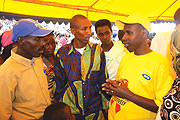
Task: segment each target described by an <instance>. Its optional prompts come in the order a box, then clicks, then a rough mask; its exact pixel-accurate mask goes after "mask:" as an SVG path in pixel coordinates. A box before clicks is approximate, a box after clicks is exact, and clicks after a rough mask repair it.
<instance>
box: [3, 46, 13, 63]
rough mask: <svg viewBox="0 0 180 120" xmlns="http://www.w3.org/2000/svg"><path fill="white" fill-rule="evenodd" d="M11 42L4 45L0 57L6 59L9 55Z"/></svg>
mask: <svg viewBox="0 0 180 120" xmlns="http://www.w3.org/2000/svg"><path fill="white" fill-rule="evenodd" d="M11 49H12V44H9V45H8V46H6V47H4V49H3V52H2V54H1V58H2V59H3V60H4V61H6V60H7V59H8V58H9V57H10V56H11Z"/></svg>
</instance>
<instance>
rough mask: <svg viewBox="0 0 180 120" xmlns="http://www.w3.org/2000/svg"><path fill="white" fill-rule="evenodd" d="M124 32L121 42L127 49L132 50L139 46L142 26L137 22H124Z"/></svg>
mask: <svg viewBox="0 0 180 120" xmlns="http://www.w3.org/2000/svg"><path fill="white" fill-rule="evenodd" d="M123 31H124V32H125V34H124V36H123V38H122V43H123V44H124V46H125V47H126V48H127V49H128V50H129V51H134V50H136V49H138V48H139V47H141V45H142V44H141V43H142V42H143V41H142V28H141V26H140V25H139V24H126V25H125V26H124V30H123Z"/></svg>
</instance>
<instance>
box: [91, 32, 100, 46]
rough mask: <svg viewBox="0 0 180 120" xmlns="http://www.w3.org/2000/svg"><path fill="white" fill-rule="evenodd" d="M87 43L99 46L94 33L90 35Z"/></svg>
mask: <svg viewBox="0 0 180 120" xmlns="http://www.w3.org/2000/svg"><path fill="white" fill-rule="evenodd" d="M89 42H92V43H97V44H99V42H100V41H99V40H98V39H97V38H96V36H95V34H94V32H92V33H91V37H90V39H89Z"/></svg>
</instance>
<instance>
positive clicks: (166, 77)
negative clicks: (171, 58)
mask: <svg viewBox="0 0 180 120" xmlns="http://www.w3.org/2000/svg"><path fill="white" fill-rule="evenodd" d="M173 81H174V79H173V75H172V69H171V67H170V65H169V63H168V61H164V62H162V63H161V64H160V65H159V69H158V70H157V78H156V82H155V86H156V89H155V94H156V97H155V103H156V105H157V106H159V104H160V103H161V102H162V101H163V96H164V95H165V94H166V93H167V92H168V91H169V90H170V88H171V86H172V84H173Z"/></svg>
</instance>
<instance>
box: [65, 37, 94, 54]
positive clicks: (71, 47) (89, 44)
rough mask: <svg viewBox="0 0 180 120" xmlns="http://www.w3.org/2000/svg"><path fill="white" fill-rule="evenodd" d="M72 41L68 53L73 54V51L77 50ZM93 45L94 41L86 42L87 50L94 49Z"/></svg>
mask: <svg viewBox="0 0 180 120" xmlns="http://www.w3.org/2000/svg"><path fill="white" fill-rule="evenodd" d="M72 42H73V40H72ZM72 42H71V43H70V50H69V52H68V55H69V54H71V53H72V52H73V51H74V50H75V48H74V46H73V44H72ZM92 45H93V43H90V42H88V43H87V44H86V48H85V50H86V51H88V50H90V49H92Z"/></svg>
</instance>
